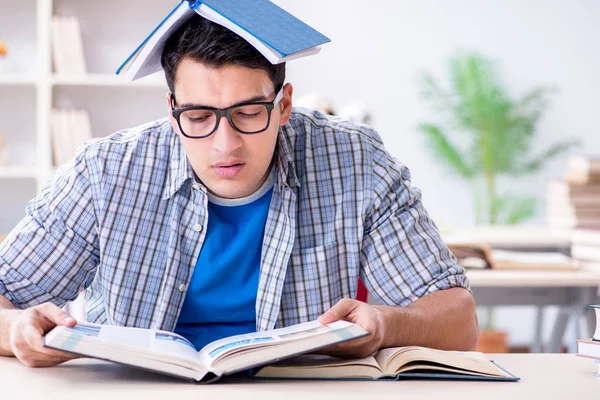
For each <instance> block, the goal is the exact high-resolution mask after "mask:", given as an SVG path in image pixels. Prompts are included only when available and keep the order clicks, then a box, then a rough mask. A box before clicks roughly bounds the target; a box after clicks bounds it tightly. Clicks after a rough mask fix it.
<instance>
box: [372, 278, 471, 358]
mask: <svg viewBox="0 0 600 400" xmlns="http://www.w3.org/2000/svg"><path fill="white" fill-rule="evenodd" d="M374 307H376V308H378V309H379V310H381V311H382V314H383V319H384V326H385V336H384V339H383V343H382V346H381V347H384V348H385V347H397V346H410V345H415V346H424V347H432V348H437V349H443V350H473V349H474V348H475V346H476V344H477V338H478V336H479V326H478V322H477V316H476V314H475V301H474V300H473V296H471V294H470V293H469V292H468V291H467V290H466V289H463V288H451V289H447V290H440V291H438V292H434V293H431V294H428V295H426V296H424V297H422V298H420V299H418V300H415V301H414V302H413V303H411V304H410V305H409V306H407V307H392V306H374Z"/></svg>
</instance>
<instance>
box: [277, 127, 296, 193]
mask: <svg viewBox="0 0 600 400" xmlns="http://www.w3.org/2000/svg"><path fill="white" fill-rule="evenodd" d="M295 136H296V135H295V132H294V128H292V126H291V125H290V123H289V122H288V123H287V124H285V125H284V126H282V127H281V130H280V131H279V136H278V137H277V150H276V152H277V154H276V157H277V167H278V168H277V169H278V172H279V182H280V184H283V183H284V182H285V183H288V182H289V183H290V184H291V185H294V186H296V187H300V181H299V180H298V175H297V174H296V165H295V164H294V158H293V157H292V152H293V150H292V148H291V145H290V142H289V141H288V138H290V137H295Z"/></svg>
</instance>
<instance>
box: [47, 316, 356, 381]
mask: <svg viewBox="0 0 600 400" xmlns="http://www.w3.org/2000/svg"><path fill="white" fill-rule="evenodd" d="M366 335H368V333H367V332H366V331H365V330H364V329H362V328H361V327H360V326H358V325H355V324H353V323H351V322H346V321H337V322H334V323H331V324H328V325H323V324H321V323H320V322H318V321H312V322H306V323H303V324H298V325H294V326H290V327H287V328H281V329H274V330H271V331H265V332H256V333H249V334H246V335H237V336H231V337H228V338H225V339H220V340H216V341H214V342H212V343H209V344H207V345H206V346H204V348H202V349H201V350H200V351H199V352H197V351H196V349H195V348H194V346H193V345H192V344H191V343H190V342H189V341H188V340H187V339H185V338H184V337H183V336H180V335H177V334H175V333H172V332H166V331H157V330H149V329H140V328H128V327H120V326H110V325H98V324H90V323H81V322H80V323H78V324H77V325H76V326H74V327H72V328H69V327H66V326H57V327H56V328H54V329H53V330H51V331H50V332H48V333H47V334H46V336H45V337H44V344H45V345H46V346H48V347H52V348H55V349H59V350H64V351H69V352H72V353H77V354H81V355H84V356H88V357H93V358H98V359H102V360H107V361H114V362H118V363H122V364H127V365H131V366H134V367H139V368H143V369H148V370H151V371H155V372H159V373H163V374H167V375H173V376H177V377H180V378H186V379H193V380H195V381H202V382H212V381H214V380H216V379H218V378H219V377H221V376H223V375H229V374H232V373H235V372H238V371H243V370H247V369H250V368H254V367H257V366H261V365H265V364H267V363H272V362H275V361H278V360H282V359H284V358H287V357H291V356H295V355H298V354H303V353H308V352H312V351H314V350H317V349H320V348H323V347H327V346H331V345H333V344H337V343H342V342H345V341H348V340H352V339H356V338H359V337H363V336H366Z"/></svg>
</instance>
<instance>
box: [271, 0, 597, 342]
mask: <svg viewBox="0 0 600 400" xmlns="http://www.w3.org/2000/svg"><path fill="white" fill-rule="evenodd" d="M276 3H277V4H279V5H280V6H281V7H283V8H285V9H286V10H288V11H290V12H292V13H294V14H295V15H297V16H298V17H300V18H301V19H303V20H304V21H306V22H307V23H309V24H310V25H312V26H314V27H315V28H317V29H319V30H320V31H321V32H323V33H325V34H326V35H327V36H329V37H330V38H331V39H332V42H331V43H330V44H328V45H326V46H325V47H324V49H323V51H322V52H321V53H320V54H319V55H318V56H316V57H312V58H309V59H304V60H298V61H295V62H292V63H290V64H289V81H291V82H292V83H293V84H294V85H295V94H296V96H301V95H303V94H306V93H309V92H320V93H322V94H324V95H326V96H329V97H330V98H332V100H333V102H334V105H336V106H341V105H344V104H346V103H347V102H348V101H351V100H361V101H364V102H365V103H366V104H367V105H368V106H369V107H370V109H371V111H372V113H373V116H374V122H373V125H374V126H375V127H376V128H377V129H378V130H379V132H380V133H381V135H382V137H383V138H384V141H385V142H386V144H387V146H388V148H389V150H390V151H391V153H393V154H394V155H395V156H397V157H398V158H399V159H400V160H401V161H403V162H404V163H405V164H406V165H408V166H409V168H410V169H411V171H412V173H413V184H415V185H416V186H418V187H420V188H421V189H422V191H423V199H424V203H425V206H426V207H427V209H428V210H429V212H430V213H431V214H432V216H433V217H434V218H435V220H436V221H438V222H439V223H441V224H443V225H451V226H464V225H470V224H472V223H473V212H472V209H473V207H472V202H471V195H470V192H469V190H468V187H467V186H466V185H465V184H464V183H463V182H462V181H460V180H458V179H456V178H453V177H452V176H451V175H449V174H447V173H445V172H444V171H443V169H442V168H441V167H440V165H439V164H437V163H436V160H435V159H434V158H433V157H432V156H431V155H430V153H429V152H428V151H427V149H426V148H425V147H424V142H423V140H422V137H421V136H420V135H419V134H418V132H417V131H416V129H415V126H416V125H417V124H418V123H420V122H423V121H425V120H426V119H427V118H429V116H431V113H430V111H429V109H428V108H427V107H426V106H425V104H424V103H423V101H422V100H421V99H420V98H419V92H418V85H417V77H418V72H419V70H421V69H427V70H430V71H432V72H434V73H436V74H437V75H438V76H439V77H443V75H442V74H443V72H444V71H445V67H446V65H445V60H446V59H447V57H448V56H450V55H452V54H453V53H454V51H455V50H456V49H457V48H461V49H465V50H476V51H480V52H482V53H484V54H486V55H488V56H490V57H493V58H495V59H497V60H499V61H500V62H501V64H500V68H501V71H502V72H503V75H504V79H505V81H506V83H507V85H508V87H509V88H510V90H511V92H512V93H514V94H515V95H519V94H522V93H524V92H525V91H527V90H528V89H530V88H532V87H533V86H537V85H551V86H555V87H557V88H558V89H559V92H558V93H557V94H556V95H555V96H554V100H553V101H552V103H551V108H550V109H549V110H548V112H547V114H546V115H545V116H544V118H543V119H542V121H541V123H540V124H539V129H538V137H537V138H536V140H535V144H534V152H536V151H540V150H541V149H543V148H545V146H546V145H548V144H549V143H552V142H554V141H557V140H566V139H569V138H572V137H576V138H579V139H580V140H581V142H582V143H583V144H584V149H585V151H587V152H594V151H595V152H596V153H600V132H599V131H598V128H597V126H598V119H599V118H598V115H599V114H598V112H597V108H598V106H599V105H600V99H598V92H599V89H600V51H598V43H600V28H598V20H600V2H599V1H597V0H560V1H546V0H525V1H523V0H503V1H490V0H487V1H478V0H453V1H442V0H437V1H436V0H418V1H417V0H413V1H408V0H395V1H389V0H385V1H384V0H370V1H357V0H303V1H297V0H276ZM565 167H566V156H563V157H561V158H559V159H556V160H555V161H554V162H552V163H550V164H549V165H548V166H547V168H546V169H545V170H544V171H543V172H542V173H539V174H538V175H535V176H531V177H526V178H522V179H519V181H515V182H511V188H510V190H511V191H513V192H516V191H519V192H520V193H526V194H528V195H535V196H538V197H539V198H540V205H541V206H542V207H541V208H540V210H539V212H538V216H537V217H536V220H535V221H534V222H538V223H543V202H542V198H543V194H544V191H545V189H546V185H547V183H548V181H549V180H550V179H553V178H560V177H561V176H562V175H563V173H564V169H565ZM517 194H518V193H517ZM550 314H552V311H551V313H550ZM550 314H549V315H548V317H550V316H551V315H550ZM532 321H533V310H532V309H531V308H519V309H514V308H512V309H503V310H500V312H499V313H498V325H499V326H500V327H503V328H507V329H509V330H510V332H511V342H513V343H526V342H528V341H529V339H530V338H531V336H532V329H531V327H532V325H533V324H532ZM548 322H550V321H548Z"/></svg>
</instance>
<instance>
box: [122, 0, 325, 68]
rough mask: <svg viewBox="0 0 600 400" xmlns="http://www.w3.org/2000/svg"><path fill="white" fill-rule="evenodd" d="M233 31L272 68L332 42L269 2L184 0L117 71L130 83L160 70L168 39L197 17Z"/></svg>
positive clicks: (313, 51) (307, 54) (251, 0)
mask: <svg viewBox="0 0 600 400" xmlns="http://www.w3.org/2000/svg"><path fill="white" fill-rule="evenodd" d="M196 14H198V15H200V16H202V17H203V18H206V19H208V20H210V21H213V22H215V23H217V24H219V25H221V26H224V27H225V28H227V29H229V30H231V31H233V32H234V33H236V34H237V35H239V36H240V37H242V38H243V39H245V40H246V41H247V42H248V43H250V44H251V45H252V46H254V48H256V50H258V51H259V52H260V53H261V54H262V55H263V56H264V57H265V58H266V59H268V60H269V61H270V62H271V63H272V64H278V63H283V62H287V61H290V60H293V59H297V58H301V57H305V56H309V55H313V54H317V53H318V52H319V51H320V50H321V45H323V44H325V43H327V42H329V41H330V40H329V38H327V37H326V36H324V35H323V34H321V33H319V32H318V31H316V30H315V29H313V28H311V27H310V26H308V25H307V24H305V23H304V22H302V21H300V20H299V19H298V18H296V17H294V16H293V15H291V14H289V13H288V12H287V11H285V10H284V9H282V8H280V7H279V6H277V5H275V4H274V3H272V2H271V1H269V0H203V1H193V0H181V1H180V2H179V4H178V5H177V6H176V7H175V8H174V9H173V10H172V11H171V12H170V13H169V14H168V15H167V16H166V17H165V18H164V19H163V21H162V22H160V24H159V25H158V26H157V27H156V28H155V29H154V30H153V31H152V32H151V33H150V35H148V37H147V38H146V39H145V40H144V41H143V42H142V43H141V44H140V45H139V46H138V48H137V49H135V50H134V52H133V53H132V54H131V55H130V56H129V57H128V58H127V59H126V60H125V62H124V63H123V64H122V65H121V66H120V67H119V69H118V70H117V74H118V75H125V76H127V77H128V78H129V79H131V80H135V79H139V78H142V77H144V76H146V75H150V74H153V73H155V72H158V71H160V70H161V68H162V67H161V64H160V58H161V55H162V50H163V48H164V46H165V43H166V41H167V39H168V38H169V37H170V36H171V34H173V33H174V32H175V31H176V30H177V29H178V28H179V27H181V26H182V25H183V24H184V23H185V22H186V21H188V20H189V19H190V18H191V17H192V16H194V15H196Z"/></svg>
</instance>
